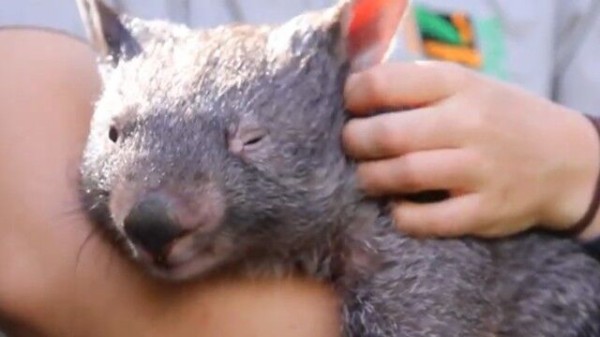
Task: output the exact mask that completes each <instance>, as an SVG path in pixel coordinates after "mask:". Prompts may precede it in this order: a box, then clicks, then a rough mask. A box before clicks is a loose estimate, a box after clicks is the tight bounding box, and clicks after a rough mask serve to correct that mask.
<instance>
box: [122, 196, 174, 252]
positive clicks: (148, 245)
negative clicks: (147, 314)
mask: <svg viewBox="0 0 600 337" xmlns="http://www.w3.org/2000/svg"><path fill="white" fill-rule="evenodd" d="M123 225H124V229H125V233H126V234H127V236H128V237H129V239H130V240H131V241H132V242H133V243H134V244H136V245H138V246H140V247H141V248H143V249H144V250H145V251H146V252H148V253H150V254H151V255H152V256H153V257H154V258H155V259H160V258H162V257H164V255H166V254H168V249H169V247H170V245H171V243H173V241H174V240H176V239H177V238H179V237H181V236H183V235H184V234H185V231H184V230H183V229H182V228H181V226H179V225H178V224H177V223H176V221H174V220H173V219H172V218H171V217H170V216H169V210H168V205H167V202H166V201H165V200H164V199H163V198H160V197H156V196H152V197H149V198H146V199H144V200H142V201H141V202H139V203H138V204H137V205H135V207H133V209H131V211H130V212H129V214H128V215H127V217H126V218H125V221H124V223H123Z"/></svg>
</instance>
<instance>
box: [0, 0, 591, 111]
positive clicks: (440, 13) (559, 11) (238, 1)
mask: <svg viewBox="0 0 600 337" xmlns="http://www.w3.org/2000/svg"><path fill="white" fill-rule="evenodd" d="M105 1H107V2H108V3H110V4H112V5H114V6H117V7H120V8H123V9H124V10H126V11H127V12H129V13H132V14H134V15H137V16H141V17H144V18H156V19H170V20H175V21H178V22H184V23H187V24H189V25H191V26H193V27H209V26H213V25H218V24H223V23H229V22H234V21H244V22H249V23H277V22H282V21H285V20H287V19H288V18H290V17H292V16H294V15H296V14H299V13H300V12H302V11H305V10H314V9H319V8H323V7H325V6H328V5H331V4H332V3H333V2H334V1H335V0H285V1H283V0H278V1H276V0H105ZM423 13H425V15H423ZM456 13H465V14H466V17H467V18H468V20H469V22H470V24H471V28H472V30H473V41H474V42H473V44H474V46H471V49H472V50H471V51H470V52H471V53H475V54H477V55H478V57H479V59H480V63H481V64H480V65H479V66H478V67H476V68H477V70H480V71H482V72H484V73H486V74H488V75H490V76H496V77H499V78H501V79H503V80H507V81H510V82H513V83H516V84H519V85H521V86H522V87H524V88H526V89H528V90H530V91H532V92H534V93H537V94H539V95H542V96H544V97H547V98H550V99H553V100H555V101H557V102H559V103H561V104H564V105H566V106H569V107H571V108H574V109H576V110H578V111H581V112H584V113H588V114H594V115H600V62H599V61H596V57H597V56H596V55H598V54H600V1H597V0H568V1H567V0H540V1H517V0H413V1H412V3H411V10H410V11H409V14H408V15H407V17H406V19H405V20H404V24H403V26H402V28H401V29H400V30H399V32H398V37H397V44H396V46H397V47H396V49H395V51H394V53H393V54H392V59H395V60H412V59H424V58H434V59H435V58H439V55H432V54H430V53H429V54H428V53H427V52H426V50H424V49H423V48H422V47H423V45H424V43H425V41H426V36H425V35H426V34H425V33H426V32H425V30H427V20H423V17H429V18H431V17H432V16H433V17H434V20H435V19H436V16H437V19H439V18H440V17H444V16H446V17H447V16H451V15H454V14H456ZM8 25H34V26H42V27H50V28H54V29H59V30H63V31H66V32H70V33H72V34H75V35H77V36H80V37H83V36H84V31H83V28H82V26H81V23H80V20H79V15H78V12H77V8H76V6H75V1H74V0H52V1H39V0H4V3H3V5H2V10H1V11H0V26H8ZM424 32H425V33H424ZM434 40H435V39H434ZM429 42H431V41H429ZM436 42H439V41H433V43H434V44H435V43H436ZM442 44H443V43H442ZM409 45H410V46H412V47H411V48H409V47H408V46H409ZM415 46H416V47H415ZM451 47H453V48H459V47H461V46H458V47H457V46H451ZM462 47H464V46H462ZM442 59H444V58H443V57H442Z"/></svg>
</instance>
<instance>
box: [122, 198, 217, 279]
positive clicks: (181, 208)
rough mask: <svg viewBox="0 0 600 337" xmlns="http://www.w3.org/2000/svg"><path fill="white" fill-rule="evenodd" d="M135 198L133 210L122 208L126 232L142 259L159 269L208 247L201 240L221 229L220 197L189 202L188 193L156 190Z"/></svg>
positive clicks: (172, 265)
mask: <svg viewBox="0 0 600 337" xmlns="http://www.w3.org/2000/svg"><path fill="white" fill-rule="evenodd" d="M133 199H135V201H134V200H132V201H133V202H132V203H131V205H132V206H131V207H130V208H129V209H126V208H125V209H123V208H122V210H123V211H124V213H125V214H124V215H123V216H122V219H123V220H122V230H123V233H124V234H125V238H126V239H127V240H128V241H129V243H130V247H131V248H132V249H134V250H135V252H136V255H137V256H138V258H140V259H141V260H142V261H144V263H146V264H148V265H153V266H154V267H155V268H159V269H165V268H166V269H171V268H174V267H177V266H178V265H180V264H182V263H184V262H186V261H187V259H188V258H189V257H190V256H192V255H196V254H198V253H199V251H200V250H201V249H205V248H206V247H201V246H202V245H201V244H199V242H200V241H202V242H203V241H205V240H204V238H206V237H210V236H211V234H212V233H213V232H214V231H217V230H218V228H219V227H220V225H221V222H222V218H223V205H221V203H220V200H219V198H203V197H200V198H198V199H196V200H194V201H193V202H188V201H187V198H185V197H184V195H180V194H177V193H171V192H169V191H166V190H156V191H152V192H146V193H140V194H139V195H137V196H136V197H135V198H133ZM120 200H123V199H122V198H121V199H120ZM199 200H204V202H199Z"/></svg>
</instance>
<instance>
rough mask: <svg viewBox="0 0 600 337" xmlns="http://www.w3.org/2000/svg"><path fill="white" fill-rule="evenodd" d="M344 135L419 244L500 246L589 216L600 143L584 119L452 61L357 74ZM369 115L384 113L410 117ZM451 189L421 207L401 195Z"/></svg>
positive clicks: (364, 180) (366, 175)
mask: <svg viewBox="0 0 600 337" xmlns="http://www.w3.org/2000/svg"><path fill="white" fill-rule="evenodd" d="M346 99H347V107H348V109H349V110H350V111H351V112H353V113H354V114H355V115H356V116H357V117H367V118H356V119H353V120H351V121H350V122H349V123H348V124H347V126H346V128H345V130H344V137H343V139H344V144H345V147H346V150H347V152H348V154H349V155H351V156H353V157H355V158H357V159H358V160H359V161H360V165H359V167H358V177H359V181H360V182H361V186H362V187H364V189H365V191H366V192H367V193H368V194H370V195H375V196H380V195H389V196H398V199H397V201H396V202H394V203H393V205H392V206H393V207H392V212H393V216H394V218H395V220H396V223H397V226H398V227H399V228H400V229H402V230H403V231H405V232H408V233H411V234H414V235H434V236H459V235H466V234H471V235H477V236H482V237H496V236H505V235H510V234H514V233H517V232H521V231H524V230H526V229H528V228H531V227H533V226H535V225H539V224H541V225H542V226H545V227H547V228H548V229H552V230H563V229H567V228H568V227H569V225H572V224H574V223H576V222H577V221H578V220H579V219H580V218H581V217H582V216H583V214H584V213H585V212H586V210H587V208H588V206H589V204H590V201H591V198H592V194H593V190H594V187H595V183H596V179H597V176H598V171H599V163H600V158H599V155H598V154H599V152H600V150H599V145H598V136H597V134H596V131H595V130H594V128H593V126H592V124H591V123H590V122H589V121H588V120H587V119H586V118H585V117H584V116H582V115H581V114H579V113H577V112H574V111H571V110H569V109H567V108H565V107H562V106H559V105H556V104H554V103H552V102H550V101H547V100H544V99H542V98H538V97H536V96H534V95H532V94H529V93H527V92H525V91H523V90H520V89H518V88H516V87H515V86H511V85H509V84H505V83H501V82H498V81H495V80H493V79H491V78H487V77H484V76H482V75H479V74H478V73H476V72H474V71H470V70H467V69H466V68H463V67H461V66H458V65H454V64H450V63H443V62H419V63H415V64H404V63H389V64H383V65H381V66H378V67H375V68H372V69H370V70H367V71H365V72H362V73H358V74H355V75H353V76H352V77H351V78H350V79H349V80H348V83H347V87H346ZM403 107H409V109H408V110H405V111H403V112H390V113H384V114H379V115H376V116H370V114H371V113H372V112H373V111H376V110H382V109H386V110H399V109H401V108H403ZM431 190H445V191H447V192H449V198H447V199H445V200H443V201H440V202H435V203H428V204H422V203H414V202H409V201H407V200H401V198H400V197H401V196H402V195H405V194H409V193H416V192H422V191H431Z"/></svg>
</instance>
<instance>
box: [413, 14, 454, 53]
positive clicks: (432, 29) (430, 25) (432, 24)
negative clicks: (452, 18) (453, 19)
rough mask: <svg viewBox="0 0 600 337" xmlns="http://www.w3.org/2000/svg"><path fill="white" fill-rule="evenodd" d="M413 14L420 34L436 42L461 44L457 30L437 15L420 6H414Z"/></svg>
mask: <svg viewBox="0 0 600 337" xmlns="http://www.w3.org/2000/svg"><path fill="white" fill-rule="evenodd" d="M414 13H415V18H416V20H417V24H418V25H419V29H420V30H421V33H422V34H424V35H429V36H431V37H433V38H435V39H436V40H439V41H443V42H446V43H449V44H453V45H460V44H461V39H460V34H459V33H458V30H456V28H454V26H453V25H452V24H451V23H450V22H448V21H446V19H444V18H443V17H441V16H440V15H437V14H435V13H433V12H431V11H429V10H428V9H426V8H425V7H423V6H420V5H416V6H415V9H414Z"/></svg>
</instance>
